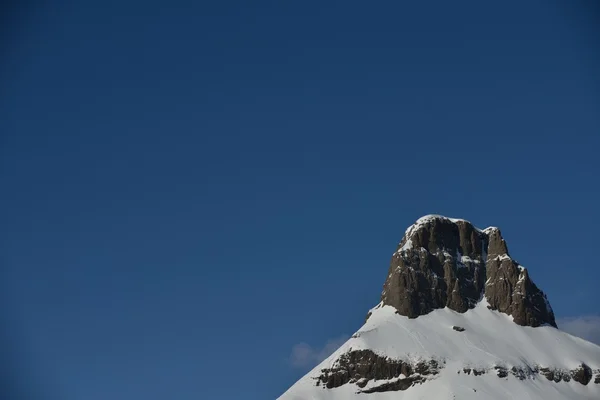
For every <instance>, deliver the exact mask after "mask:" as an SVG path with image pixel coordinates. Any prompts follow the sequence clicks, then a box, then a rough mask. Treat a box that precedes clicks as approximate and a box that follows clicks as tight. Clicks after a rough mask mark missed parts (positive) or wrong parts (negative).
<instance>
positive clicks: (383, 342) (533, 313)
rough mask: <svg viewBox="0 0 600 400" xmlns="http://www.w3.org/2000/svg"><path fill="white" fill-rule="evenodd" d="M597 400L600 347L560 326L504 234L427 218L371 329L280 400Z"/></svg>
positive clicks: (389, 281)
mask: <svg viewBox="0 0 600 400" xmlns="http://www.w3.org/2000/svg"><path fill="white" fill-rule="evenodd" d="M354 398H362V399H367V400H368V399H371V398H372V399H377V400H380V399H410V400H412V399H424V398H431V399H436V400H445V399H506V398H518V399H521V398H526V399H540V400H542V399H544V400H549V399H564V398H569V399H599V398H600V347H599V346H597V345H595V344H592V343H590V342H587V341H585V340H583V339H580V338H577V337H574V336H571V335H569V334H567V333H565V332H562V331H560V330H559V329H557V325H556V321H555V318H554V313H553V311H552V307H551V306H550V303H549V302H548V299H547V297H546V295H545V294H544V292H542V291H541V290H540V289H539V288H538V287H537V286H536V285H535V284H534V283H533V281H532V280H531V278H530V276H529V273H528V271H527V269H526V268H524V267H523V266H521V265H519V264H518V263H517V262H516V261H515V260H513V258H512V257H511V256H510V255H509V253H508V246H507V244H506V241H505V240H504V239H503V237H502V234H501V232H500V230H499V229H498V228H495V227H490V228H486V229H478V228H476V227H475V226H473V225H472V224H471V223H470V222H468V221H466V220H462V219H454V218H447V217H443V216H439V215H427V216H425V217H422V218H420V219H418V220H417V221H416V222H415V223H414V224H413V225H411V226H410V227H409V228H408V229H407V230H406V232H405V234H404V237H403V238H402V240H401V242H400V244H399V245H398V248H397V249H396V251H395V252H394V254H393V255H392V260H391V263H390V267H389V271H388V275H387V278H386V280H385V283H384V286H383V292H382V294H381V301H380V303H379V304H378V305H377V306H375V307H374V308H373V309H371V311H370V312H369V313H368V315H367V320H366V322H365V324H364V325H363V326H362V327H361V328H360V329H359V330H358V331H357V332H356V333H355V334H354V335H352V337H351V338H350V339H349V340H348V341H347V342H346V343H344V344H343V345H342V346H341V347H340V348H339V349H338V350H336V351H335V352H334V353H333V354H332V355H331V356H330V357H329V358H327V359H326V360H325V361H323V362H322V363H321V364H320V365H318V366H317V367H315V368H314V369H313V370H312V371H310V372H309V373H308V374H307V375H306V376H304V377H303V378H302V379H300V380H299V381H298V382H297V383H296V384H295V385H293V386H292V387H291V388H290V389H289V390H288V391H287V392H285V393H284V394H283V395H282V396H281V397H280V399H281V400H308V399H311V400H342V399H354Z"/></svg>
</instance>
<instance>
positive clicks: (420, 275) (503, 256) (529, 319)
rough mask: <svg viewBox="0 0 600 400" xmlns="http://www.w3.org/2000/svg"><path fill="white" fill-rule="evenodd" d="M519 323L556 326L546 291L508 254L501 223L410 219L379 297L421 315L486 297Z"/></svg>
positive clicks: (461, 309)
mask: <svg viewBox="0 0 600 400" xmlns="http://www.w3.org/2000/svg"><path fill="white" fill-rule="evenodd" d="M484 297H485V299H486V300H487V302H488V304H489V308H491V309H494V310H498V311H501V312H503V313H506V314H508V315H511V316H512V317H513V319H514V321H515V322H516V323H517V324H519V325H527V326H534V327H535V326H540V325H543V324H549V325H552V326H555V327H556V322H555V319H554V313H553V311H552V307H550V304H549V303H548V301H547V298H546V295H545V294H544V293H543V292H542V291H541V290H540V289H539V288H538V287H537V286H536V285H535V284H534V283H533V281H532V280H531V279H530V277H529V274H528V272H527V270H526V269H525V268H524V267H522V266H521V265H519V264H518V263H517V262H516V261H514V260H513V259H512V258H511V257H510V255H509V254H508V247H507V245H506V241H505V240H504V238H503V237H502V234H501V232H500V230H499V229H498V228H495V227H490V228H486V229H483V230H481V229H478V228H476V227H475V226H473V225H472V224H471V223H470V222H468V221H466V220H462V219H453V218H447V217H443V216H439V215H428V216H425V217H422V218H419V219H418V220H417V221H416V222H415V223H414V224H413V225H411V226H410V227H409V228H408V229H407V230H406V233H405V235H404V237H403V238H402V241H401V242H400V244H399V245H398V248H397V250H396V252H395V253H394V254H393V256H392V260H391V263H390V268H389V271H388V276H387V279H386V281H385V284H384V287H383V292H382V295H381V301H382V304H384V305H390V306H393V307H395V308H396V310H397V312H398V313H399V314H401V315H405V316H408V317H409V318H417V317H418V316H420V315H425V314H428V313H429V312H431V311H433V310H434V309H438V308H444V307H448V308H450V309H452V310H455V311H458V312H461V313H464V312H466V311H467V310H468V309H471V308H474V307H475V305H476V304H477V303H478V302H479V301H481V300H482V299H483V298H484Z"/></svg>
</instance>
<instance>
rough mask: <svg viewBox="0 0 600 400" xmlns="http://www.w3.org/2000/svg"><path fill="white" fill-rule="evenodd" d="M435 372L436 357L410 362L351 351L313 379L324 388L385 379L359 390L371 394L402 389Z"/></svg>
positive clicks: (436, 368) (368, 351)
mask: <svg viewBox="0 0 600 400" xmlns="http://www.w3.org/2000/svg"><path fill="white" fill-rule="evenodd" d="M438 372H439V364H438V362H437V361H436V360H429V361H428V362H424V361H419V362H416V363H411V362H409V361H403V360H393V359H390V358H387V357H382V356H380V355H377V354H375V353H374V352H373V351H371V350H354V351H350V352H348V353H345V354H343V355H342V356H341V357H340V358H339V360H337V362H336V364H335V365H334V366H333V367H332V368H329V369H323V370H321V375H319V376H318V377H317V378H316V379H317V386H319V385H323V386H324V387H326V388H328V389H332V388H335V387H339V386H342V385H345V384H346V383H356V385H357V386H358V387H360V388H364V387H365V386H366V385H367V384H368V383H369V381H372V380H373V381H378V380H379V381H380V380H384V381H387V382H385V383H384V384H381V385H378V386H374V387H372V388H369V389H365V390H364V391H363V392H364V393H373V392H385V391H396V390H406V389H408V388H409V387H410V386H412V385H413V384H415V383H420V382H422V381H424V376H427V375H435V374H437V373H438ZM401 375H403V377H402V376H401ZM395 378H396V379H395Z"/></svg>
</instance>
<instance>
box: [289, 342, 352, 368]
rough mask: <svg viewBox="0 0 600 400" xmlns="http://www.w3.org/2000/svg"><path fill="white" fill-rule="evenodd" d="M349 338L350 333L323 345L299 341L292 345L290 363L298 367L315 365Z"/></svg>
mask: <svg viewBox="0 0 600 400" xmlns="http://www.w3.org/2000/svg"><path fill="white" fill-rule="evenodd" d="M346 340H348V335H342V336H340V337H338V338H334V339H330V340H328V341H327V342H326V343H325V344H324V345H323V346H322V347H312V346H311V345H309V344H306V343H298V344H295V345H294V346H293V347H292V354H291V355H290V360H289V361H290V364H292V366H294V367H297V368H306V367H313V366H315V365H316V364H318V363H320V362H321V361H323V360H324V359H326V358H327V357H329V356H330V355H331V353H333V352H334V351H336V350H337V349H338V347H340V346H341V345H342V344H344V343H345V342H346Z"/></svg>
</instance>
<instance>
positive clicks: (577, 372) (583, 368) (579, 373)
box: [571, 364, 597, 385]
mask: <svg viewBox="0 0 600 400" xmlns="http://www.w3.org/2000/svg"><path fill="white" fill-rule="evenodd" d="M571 377H573V380H574V381H575V382H579V383H581V384H582V385H587V384H588V383H590V381H591V380H592V370H591V368H590V367H588V366H587V365H585V364H581V365H580V366H579V368H577V369H574V370H572V371H571ZM596 379H597V377H596Z"/></svg>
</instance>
